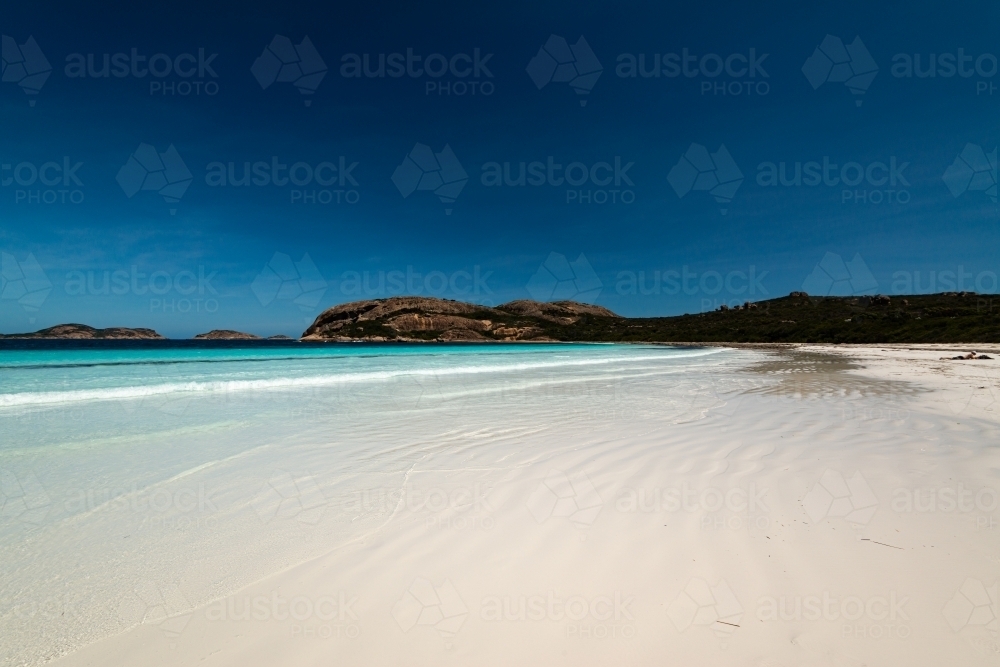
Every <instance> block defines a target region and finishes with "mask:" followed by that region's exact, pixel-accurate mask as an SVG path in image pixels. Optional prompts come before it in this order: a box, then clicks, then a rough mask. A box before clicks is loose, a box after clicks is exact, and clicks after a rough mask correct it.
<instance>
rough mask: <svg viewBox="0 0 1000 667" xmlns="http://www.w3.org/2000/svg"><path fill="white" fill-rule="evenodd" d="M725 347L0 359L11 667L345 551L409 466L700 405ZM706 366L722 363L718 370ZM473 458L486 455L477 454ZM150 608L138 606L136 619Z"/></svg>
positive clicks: (683, 416) (370, 525) (211, 350)
mask: <svg viewBox="0 0 1000 667" xmlns="http://www.w3.org/2000/svg"><path fill="white" fill-rule="evenodd" d="M731 355H732V353H731V352H727V351H723V350H718V349H681V348H669V347H664V346H639V345H629V346H618V345H511V346H468V345H450V346H448V345H444V346H439V345H435V346H426V345H412V346H401V345H384V346H378V345H329V346H322V347H320V346H315V347H314V346H308V347H306V346H290V345H274V346H261V345H256V346H245V347H218V346H205V347H194V346H190V345H185V346H180V347H164V346H149V347H142V346H139V347H133V346H113V345H109V346H107V347H104V348H94V347H89V348H82V349H81V348H80V347H78V346H72V345H68V346H63V347H59V346H56V347H55V348H54V349H3V350H0V433H3V434H4V436H3V439H2V440H0V484H2V491H3V503H4V505H3V508H2V515H3V517H2V521H0V561H2V562H3V563H4V569H5V576H4V578H3V583H2V588H0V601H2V605H0V635H3V636H5V637H7V638H14V641H5V642H3V652H4V653H5V655H4V656H3V657H4V661H5V662H8V661H12V662H13V663H14V664H22V663H23V664H31V663H36V662H39V661H40V660H44V659H46V658H48V657H55V656H58V655H60V654H63V653H66V652H67V651H70V650H72V649H74V648H77V647H79V646H81V645H84V644H87V643H89V642H92V641H94V640H96V639H99V638H101V637H105V636H109V635H112V634H115V633H117V632H120V631H122V630H124V629H126V628H128V627H131V626H134V625H136V624H139V623H142V622H149V621H150V618H153V617H155V616H156V615H157V614H159V615H162V616H165V617H166V616H172V615H176V614H178V613H181V612H183V611H185V610H187V609H191V608H194V607H196V606H198V605H201V604H204V603H205V602H207V601H210V600H212V599H216V598H219V597H221V596H223V595H226V594H228V593H230V592H232V591H234V590H237V589H239V588H240V587H242V586H245V585H247V584H248V583H251V582H253V581H256V580H258V579H260V578H261V577H263V576H266V575H268V574H270V573H273V572H275V571H279V570H281V569H284V568H287V567H289V566H291V565H294V564H296V563H299V562H302V561H304V560H306V559H308V558H312V557H315V556H317V555H319V554H322V553H326V552H329V551H330V550H332V549H336V548H337V547H338V546H340V545H343V544H347V543H350V542H351V541H352V540H357V539H362V538H363V536H364V535H366V534H368V533H370V532H371V531H373V530H377V528H378V527H379V526H380V525H382V524H383V523H385V522H386V521H387V520H388V519H389V517H391V516H392V514H393V512H394V511H395V510H396V507H397V504H398V498H396V499H395V500H394V499H393V496H392V492H393V490H394V489H396V490H398V489H400V488H403V487H404V486H405V484H406V480H407V479H408V476H409V475H410V472H411V471H412V470H413V469H414V466H415V464H416V463H417V462H420V461H426V460H427V459H428V457H431V456H434V455H435V453H446V454H447V455H448V456H449V460H453V461H459V462H464V463H465V464H467V465H472V466H473V467H474V465H475V461H474V460H475V459H476V457H477V456H478V455H479V454H478V453H477V452H478V451H479V449H477V448H479V447H480V445H481V444H484V443H489V445H490V454H489V455H488V456H487V457H484V465H493V464H494V463H495V462H496V461H497V460H502V459H503V457H505V456H508V455H509V454H510V453H512V452H515V451H519V450H520V449H521V448H522V447H523V444H522V441H523V436H524V434H525V433H531V432H536V431H538V430H539V429H540V428H542V429H544V428H548V429H553V430H554V431H558V430H559V429H560V428H563V427H565V428H579V427H580V426H581V425H582V426H583V427H586V426H587V424H588V423H591V424H601V425H602V426H606V425H607V424H609V423H612V422H615V421H616V420H618V421H623V422H629V421H635V420H636V419H641V418H643V417H644V416H651V415H655V416H656V418H657V419H658V420H666V421H667V422H669V421H670V420H687V419H696V418H698V417H700V416H701V415H703V414H704V413H705V411H706V410H708V409H709V408H711V407H713V406H717V405H721V404H722V403H723V400H722V399H721V398H720V393H724V392H725V390H726V387H725V386H724V383H723V384H719V379H718V378H713V377H711V375H710V373H711V369H713V368H716V367H718V366H719V365H720V364H722V365H725V364H726V363H729V362H731ZM727 360H729V361H728V362H727ZM485 459H489V460H488V461H485ZM151 614H152V615H153V616H150V615H151Z"/></svg>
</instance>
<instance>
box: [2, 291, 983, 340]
mask: <svg viewBox="0 0 1000 667" xmlns="http://www.w3.org/2000/svg"><path fill="white" fill-rule="evenodd" d="M0 338H18V339H24V338H27V339H32V338H34V339H95V340H96V339H104V340H163V339H164V338H163V336H161V335H160V334H158V333H157V332H155V331H153V330H152V329H129V328H124V327H113V328H108V329H94V328H93V327H89V326H86V325H82V324H62V325H58V326H55V327H49V328H47V329H42V330H41V331H36V332H33V333H24V334H7V335H0ZM195 338H196V339H198V340H261V339H260V337H259V336H256V335H254V334H247V333H243V332H240V331H234V330H229V329H216V330H213V331H209V332H207V333H203V334H198V335H197V336H196V337H195ZM282 338H284V339H286V340H287V338H286V337H284V336H273V337H271V338H270V339H269V340H274V339H282ZM300 340H301V341H305V342H349V341H367V342H390V341H392V342H458V341H462V342H520V341H524V342H636V343H638V342H650V343H652V342H659V343H681V342H683V343H869V344H878V343H996V342H1000V300H997V303H994V297H993V296H992V295H979V294H976V293H974V292H945V293H941V294H918V295H907V296H893V297H888V296H883V295H875V296H855V297H833V296H821V297H817V296H810V295H808V294H806V293H805V292H792V293H791V294H789V295H788V296H785V297H780V298H776V299H769V300H767V301H758V302H754V303H751V302H747V303H745V304H743V305H739V306H735V307H728V306H722V307H720V308H719V309H718V310H715V311H711V312H707V313H697V314H689V315H678V316H674V317H622V316H620V315H617V314H615V313H613V312H611V311H610V310H608V309H607V308H603V307H601V306H595V305H591V304H585V303H578V302H575V301H556V302H551V303H542V302H538V301H530V300H519V301H511V302H509V303H505V304H502V305H500V306H496V307H487V306H481V305H477V304H471V303H464V302H461V301H452V300H448V299H435V298H428V297H411V296H401V297H392V298H388V299H373V300H366V301H354V302H351V303H345V304H340V305H337V306H333V307H331V308H329V309H327V310H325V311H324V312H323V313H321V314H320V315H319V316H318V317H317V318H316V319H315V321H314V322H313V323H312V325H310V326H309V328H307V329H306V330H305V331H304V332H303V333H302V336H301V338H300Z"/></svg>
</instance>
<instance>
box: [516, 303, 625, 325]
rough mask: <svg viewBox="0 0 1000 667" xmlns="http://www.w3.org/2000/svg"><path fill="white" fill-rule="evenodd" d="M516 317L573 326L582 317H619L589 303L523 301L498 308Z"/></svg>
mask: <svg viewBox="0 0 1000 667" xmlns="http://www.w3.org/2000/svg"><path fill="white" fill-rule="evenodd" d="M497 308H498V310H504V311H507V312H508V313H514V314H515V315H525V316H529V317H540V318H542V319H544V320H549V321H550V322H556V323H559V324H572V323H574V322H577V321H579V319H580V317H581V316H582V315H595V316H597V317H619V316H618V315H616V314H615V313H613V312H611V311H610V310H608V309H607V308H604V307H602V306H594V305H591V304H589V303H578V302H576V301H553V302H551V303H544V302H541V301H532V300H530V299H521V300H518V301H510V302H508V303H505V304H503V305H502V306H498V307H497Z"/></svg>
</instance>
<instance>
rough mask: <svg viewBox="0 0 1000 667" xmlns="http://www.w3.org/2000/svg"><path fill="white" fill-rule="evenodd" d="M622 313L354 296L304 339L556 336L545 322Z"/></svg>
mask: <svg viewBox="0 0 1000 667" xmlns="http://www.w3.org/2000/svg"><path fill="white" fill-rule="evenodd" d="M584 317H602V318H605V317H612V318H617V317H618V316H617V315H615V314H614V313H612V312H611V311H610V310H608V309H606V308H601V307H600V306H590V305H587V304H583V303H576V302H574V301H559V302H556V303H538V302H536V301H512V302H510V303H507V304H504V305H502V306H498V307H497V308H490V307H487V306H480V305H476V304H471V303H462V302H460V301H450V300H447V299H433V298H428V297H393V298H390V299H374V300H369V301H355V302H352V303H345V304H341V305H339V306H334V307H333V308H329V309H328V310H326V311H324V312H323V313H322V314H321V315H320V316H319V317H317V318H316V321H315V322H313V323H312V325H311V326H310V327H309V328H308V329H306V331H305V332H304V333H303V334H302V340H335V341H346V340H369V341H383V340H398V341H418V340H420V341H430V340H437V341H527V340H530V341H553V340H556V338H554V337H552V336H551V335H549V333H548V332H547V327H549V326H551V325H552V324H555V325H560V326H567V325H571V324H575V323H576V322H578V321H580V320H581V319H582V318H584Z"/></svg>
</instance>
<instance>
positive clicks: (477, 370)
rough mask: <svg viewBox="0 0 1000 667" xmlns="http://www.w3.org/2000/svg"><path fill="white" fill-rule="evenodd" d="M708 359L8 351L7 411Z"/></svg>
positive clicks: (367, 349)
mask: <svg viewBox="0 0 1000 667" xmlns="http://www.w3.org/2000/svg"><path fill="white" fill-rule="evenodd" d="M709 352H710V351H704V350H679V349H676V348H666V347H663V346H617V345H583V344H569V345H512V346H489V347H483V346H469V345H450V346H437V345H435V346H433V347H429V346H426V345H410V346H403V345H386V346H371V345H337V346H323V347H312V346H309V347H286V346H280V347H245V348H225V349H214V348H197V347H180V348H166V349H133V348H115V347H109V349H49V350H0V408H5V407H8V408H9V407H18V406H40V405H59V404H74V403H89V402H95V401H105V400H116V401H127V400H133V399H141V398H143V397H148V396H153V395H175V396H188V397H191V396H197V395H205V394H218V393H220V392H224V393H234V392H261V391H268V390H273V391H290V390H295V389H301V388H310V387H323V386H327V387H332V386H345V385H352V384H354V385H357V384H368V385H373V384H378V383H380V382H382V383H384V382H387V381H391V380H392V379H394V378H396V377H399V376H403V375H408V376H414V377H419V376H435V377H438V378H440V377H444V376H448V375H455V376H458V375H468V374H484V373H485V374H491V373H492V374H509V373H512V372H524V371H532V370H544V369H547V368H549V369H555V368H560V367H571V366H595V367H598V366H604V365H608V364H612V365H613V364H616V363H621V362H624V361H628V362H641V361H645V360H651V359H663V358H664V357H665V356H667V355H672V354H673V355H678V356H682V357H689V356H692V355H704V354H707V353H709ZM0 418H2V416H0Z"/></svg>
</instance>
